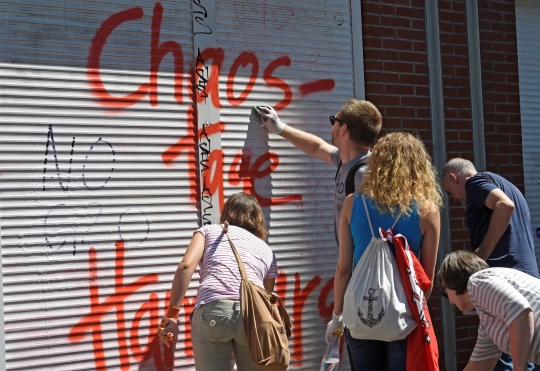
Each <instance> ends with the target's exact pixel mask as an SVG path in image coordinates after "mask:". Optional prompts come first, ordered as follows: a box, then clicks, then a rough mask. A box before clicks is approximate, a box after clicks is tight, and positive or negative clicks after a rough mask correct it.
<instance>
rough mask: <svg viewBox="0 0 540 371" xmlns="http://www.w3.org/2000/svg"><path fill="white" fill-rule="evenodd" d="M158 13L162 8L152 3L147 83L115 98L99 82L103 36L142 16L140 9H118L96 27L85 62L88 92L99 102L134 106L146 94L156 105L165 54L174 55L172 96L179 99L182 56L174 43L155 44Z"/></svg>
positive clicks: (159, 25) (121, 107) (180, 97)
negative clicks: (158, 78)
mask: <svg viewBox="0 0 540 371" xmlns="http://www.w3.org/2000/svg"><path fill="white" fill-rule="evenodd" d="M162 14H163V7H162V6H161V4H160V3H156V5H155V7H154V13H153V16H152V35H151V43H150V46H151V49H150V79H149V83H147V84H142V85H140V86H139V88H138V89H137V91H135V92H133V93H130V94H128V95H126V96H124V97H116V96H113V95H111V94H110V93H109V92H108V91H107V89H106V88H105V86H104V85H103V81H102V79H101V72H100V60H101V53H102V52H103V47H104V46H105V43H106V42H107V39H108V38H109V36H110V35H111V33H112V32H113V31H114V30H115V29H116V28H117V27H118V26H120V25H121V24H122V23H124V22H127V21H133V20H136V19H140V18H142V16H143V10H142V9H141V8H131V9H128V10H124V11H122V12H119V13H116V14H113V15H112V16H110V17H109V18H108V19H107V20H105V22H103V23H102V24H101V27H100V28H99V29H98V31H97V32H96V35H95V36H94V39H93V40H92V44H91V46H90V53H89V55H88V63H87V77H88V82H89V85H90V90H91V91H92V94H93V95H94V96H95V97H96V98H98V103H99V104H101V105H103V106H107V107H114V108H119V109H123V108H127V107H130V106H132V105H134V104H135V103H137V102H138V101H140V100H141V99H143V98H144V97H145V96H146V95H147V94H148V93H150V104H151V105H152V106H155V105H157V104H158V97H157V92H158V88H157V86H158V81H157V77H158V70H159V66H160V64H161V61H162V60H163V58H164V57H165V55H167V54H168V53H172V54H173V57H174V97H175V99H176V101H177V102H179V103H181V102H182V79H183V71H184V57H183V53H182V48H181V47H180V45H179V44H178V43H175V42H173V41H167V42H164V43H162V44H160V43H159V35H160V31H161V18H162Z"/></svg>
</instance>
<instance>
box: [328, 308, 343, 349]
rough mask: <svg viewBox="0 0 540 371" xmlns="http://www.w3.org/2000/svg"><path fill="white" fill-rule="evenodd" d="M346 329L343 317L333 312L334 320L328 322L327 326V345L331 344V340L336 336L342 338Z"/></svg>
mask: <svg viewBox="0 0 540 371" xmlns="http://www.w3.org/2000/svg"><path fill="white" fill-rule="evenodd" d="M344 328H345V326H344V325H343V319H342V317H341V316H338V315H337V314H335V313H334V312H332V320H331V321H330V322H328V325H326V335H325V336H324V339H325V340H326V343H329V342H330V338H331V337H332V335H334V334H336V335H340V336H341V335H343V329H344Z"/></svg>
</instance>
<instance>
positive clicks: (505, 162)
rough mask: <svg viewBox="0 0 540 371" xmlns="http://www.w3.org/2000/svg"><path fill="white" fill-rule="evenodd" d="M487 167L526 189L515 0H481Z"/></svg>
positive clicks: (481, 48) (480, 17)
mask: <svg viewBox="0 0 540 371" xmlns="http://www.w3.org/2000/svg"><path fill="white" fill-rule="evenodd" d="M478 7H479V9H478V13H479V19H480V53H481V58H482V93H483V99H484V130H485V138H486V162H487V170H488V171H493V172H495V173H498V174H500V175H502V176H504V177H505V178H507V179H508V180H510V181H511V182H512V183H514V184H515V185H516V186H517V187H518V188H520V190H521V191H522V192H523V191H524V175H523V155H522V153H523V151H522V147H521V117H520V104H519V77H518V57H517V42H516V15H515V4H514V0H480V1H479V3H478Z"/></svg>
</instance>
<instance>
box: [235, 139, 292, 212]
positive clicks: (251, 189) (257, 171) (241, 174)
mask: <svg viewBox="0 0 540 371" xmlns="http://www.w3.org/2000/svg"><path fill="white" fill-rule="evenodd" d="M266 161H270V165H268V166H267V167H266V168H264V169H262V170H261V167H262V166H263V165H264V163H265V162H266ZM278 164H279V157H278V155H276V154H275V153H274V152H267V153H265V154H263V155H261V156H259V157H258V158H257V159H256V160H255V162H254V163H253V165H251V151H250V150H249V148H245V149H244V150H243V151H242V154H238V155H236V156H235V157H234V158H233V161H232V163H231V166H230V168H229V183H230V184H231V185H240V183H241V182H242V181H243V182H244V192H246V193H249V194H252V195H253V196H255V198H257V200H258V201H259V203H260V204H261V206H271V205H281V204H284V203H287V202H293V201H301V200H302V196H301V195H292V196H288V197H282V198H278V197H272V198H268V197H263V196H261V195H259V194H258V193H257V191H256V189H255V179H261V178H264V177H265V176H267V175H269V174H270V173H271V172H272V171H274V170H275V169H276V168H277V166H278Z"/></svg>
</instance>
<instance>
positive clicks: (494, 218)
mask: <svg viewBox="0 0 540 371" xmlns="http://www.w3.org/2000/svg"><path fill="white" fill-rule="evenodd" d="M513 211H514V208H513V207H511V206H508V205H506V204H504V203H503V202H498V203H497V204H496V205H495V208H494V209H493V214H492V215H491V221H490V223H489V227H488V230H487V232H486V235H485V237H484V240H483V241H482V243H481V244H480V246H478V248H477V249H476V250H475V251H474V252H475V254H476V255H478V256H479V257H480V258H482V259H484V260H487V259H488V258H489V256H490V255H491V253H492V252H493V249H494V248H495V245H497V242H499V240H500V239H501V237H502V235H503V233H504V231H505V230H506V228H508V224H509V223H510V218H511V217H512V213H513Z"/></svg>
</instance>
